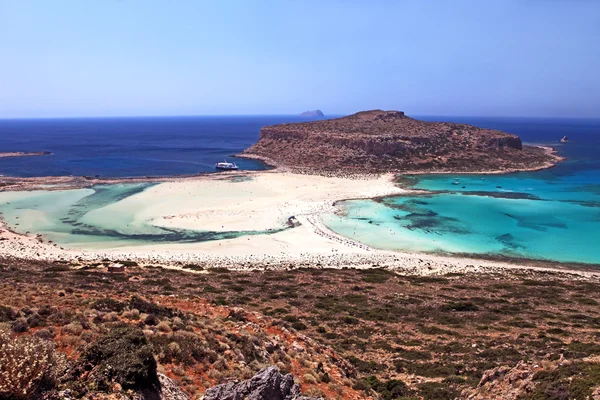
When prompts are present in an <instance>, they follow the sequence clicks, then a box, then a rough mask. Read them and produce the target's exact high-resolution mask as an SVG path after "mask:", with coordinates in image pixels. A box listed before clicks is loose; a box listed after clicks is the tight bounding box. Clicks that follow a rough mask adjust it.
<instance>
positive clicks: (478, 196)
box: [325, 117, 600, 265]
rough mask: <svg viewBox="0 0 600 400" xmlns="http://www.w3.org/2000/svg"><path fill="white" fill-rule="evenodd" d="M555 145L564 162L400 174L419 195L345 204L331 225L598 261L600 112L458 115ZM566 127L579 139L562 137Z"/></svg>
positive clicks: (452, 246)
mask: <svg viewBox="0 0 600 400" xmlns="http://www.w3.org/2000/svg"><path fill="white" fill-rule="evenodd" d="M454 120H455V122H461V123H462V122H464V123H472V124H474V125H479V126H484V127H488V128H493V129H500V130H503V131H506V132H510V133H515V134H518V135H519V136H521V138H523V139H524V140H525V141H526V142H529V143H535V144H543V145H550V146H553V147H554V148H555V149H557V151H558V152H559V154H560V155H562V156H564V157H566V158H567V160H566V161H564V162H561V163H559V164H558V165H557V166H556V167H554V168H550V169H546V170H542V171H537V172H527V173H514V174H507V175H419V176H404V177H402V178H403V179H402V181H403V185H404V186H407V187H409V188H412V189H417V190H421V191H422V192H421V193H419V194H418V195H410V196H397V197H388V198H383V199H376V200H356V201H354V200H352V201H345V202H342V203H340V204H339V206H340V207H341V208H342V210H343V215H341V216H338V215H331V216H328V217H327V218H326V220H325V223H326V225H328V226H329V228H330V229H332V230H334V231H335V232H337V233H339V234H341V235H344V236H348V237H352V238H354V239H356V240H359V241H362V242H364V243H366V244H368V245H370V246H372V247H376V248H382V249H391V250H403V251H416V252H432V253H451V254H464V253H466V254H476V255H485V256H506V257H516V258H527V259H541V260H552V261H560V262H580V263H588V264H597V265H598V264H600V120H597V119H587V120H585V119H560V118H554V119H536V118H466V117H465V118H463V119H460V118H455V119H454ZM563 135H568V136H569V138H570V140H571V142H570V143H566V144H561V143H558V139H560V138H561V137H562V136H563Z"/></svg>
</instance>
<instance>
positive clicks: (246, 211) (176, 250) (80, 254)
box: [0, 171, 595, 276]
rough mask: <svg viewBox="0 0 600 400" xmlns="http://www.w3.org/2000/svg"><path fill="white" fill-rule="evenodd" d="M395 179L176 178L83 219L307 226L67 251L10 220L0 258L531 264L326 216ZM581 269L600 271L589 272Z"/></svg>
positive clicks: (466, 267) (409, 267) (455, 267)
mask: <svg viewBox="0 0 600 400" xmlns="http://www.w3.org/2000/svg"><path fill="white" fill-rule="evenodd" d="M233 178H235V179H233ZM240 178H241V179H240ZM392 179H393V175H392V174H387V175H382V176H363V177H352V178H350V177H324V176H318V175H302V174H294V173H289V172H282V171H267V172H245V173H241V174H240V173H238V174H214V175H208V176H202V177H197V178H184V179H173V181H168V182H163V183H160V184H158V185H156V186H152V187H150V188H148V189H146V190H144V191H142V192H140V193H137V194H134V195H132V196H129V197H126V198H125V199H123V200H120V201H117V202H115V203H112V204H109V205H107V206H105V207H102V208H99V209H96V210H93V211H91V212H89V213H87V214H86V215H85V217H84V219H85V220H86V221H87V222H90V223H91V222H93V223H95V224H96V225H98V226H103V227H107V228H114V229H117V228H118V226H117V225H118V223H119V221H120V219H126V220H127V221H128V224H127V226H128V227H129V226H130V225H131V226H134V227H135V226H136V224H139V225H140V226H141V225H142V224H148V222H150V223H151V224H152V225H154V226H157V227H167V228H183V229H192V230H213V231H249V230H277V229H279V228H282V227H284V226H286V224H287V221H288V218H289V217H291V216H295V217H296V219H297V220H298V221H299V222H300V224H301V225H300V226H298V227H295V228H291V229H286V230H283V231H277V232H274V233H266V234H259V235H245V236H240V237H237V238H233V239H223V240H213V241H204V242H194V243H174V244H173V243H168V244H148V245H132V246H125V247H124V246H119V247H115V248H102V249H94V248H93V246H91V247H89V248H87V249H86V246H85V244H84V245H82V246H81V247H82V248H78V249H73V248H70V249H64V248H61V247H60V246H59V245H58V244H56V243H48V242H47V241H44V240H43V239H42V238H41V237H39V236H37V235H36V234H35V232H33V233H30V234H28V235H20V234H17V233H14V232H12V231H10V230H8V229H6V226H4V227H3V228H2V231H1V232H0V256H5V257H7V256H8V257H19V258H25V259H36V260H50V261H51V260H59V259H61V260H70V261H78V262H86V261H98V260H102V259H105V258H108V259H110V260H135V261H137V262H139V263H141V264H161V265H165V266H173V267H181V266H182V265H185V264H201V265H206V266H207V267H211V266H223V267H228V268H243V269H246V268H264V267H273V268H278V267H279V268H281V267H283V268H287V267H290V266H317V267H319V266H320V267H337V268H340V267H350V266H353V267H371V266H373V265H377V266H386V267H391V268H397V269H401V270H404V271H406V272H409V273H419V274H423V273H424V274H429V273H440V272H468V271H470V272H477V271H480V272H483V271H488V272H489V271H496V270H498V269H502V268H523V267H530V266H527V265H515V264H508V263H502V262H497V261H488V260H475V259H471V258H460V257H448V256H439V255H432V254H418V253H415V254H412V253H400V252H393V251H384V250H377V249H373V248H369V247H368V246H365V245H363V244H361V243H358V242H355V241H353V240H351V239H348V238H344V237H342V236H339V235H337V234H335V233H333V232H331V231H330V230H328V229H327V228H326V227H325V226H324V225H323V224H322V223H321V220H320V216H321V215H324V214H328V213H333V212H336V211H337V208H336V207H335V205H334V203H335V202H336V201H338V200H344V199H357V198H371V197H377V196H385V195H391V194H399V193H407V191H406V190H404V189H401V188H399V187H397V186H396V185H394V184H393V182H392ZM107 216H110V218H108V217H107ZM121 222H122V221H121ZM533 268H535V269H546V268H543V267H533ZM578 273H580V274H584V275H586V276H590V275H595V273H593V272H585V271H580V272H578Z"/></svg>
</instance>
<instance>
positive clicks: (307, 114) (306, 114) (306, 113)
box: [300, 110, 325, 117]
mask: <svg viewBox="0 0 600 400" xmlns="http://www.w3.org/2000/svg"><path fill="white" fill-rule="evenodd" d="M300 116H301V117H324V116H325V114H323V111H321V110H314V111H304V112H303V113H300Z"/></svg>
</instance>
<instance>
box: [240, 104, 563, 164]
mask: <svg viewBox="0 0 600 400" xmlns="http://www.w3.org/2000/svg"><path fill="white" fill-rule="evenodd" d="M241 156H247V157H251V158H259V159H263V160H265V161H267V162H271V163H273V164H276V165H279V166H287V167H296V168H310V169H320V170H329V171H333V170H340V169H345V170H355V171H360V172H375V171H398V172H436V171H437V172H444V171H448V172H449V171H464V172H483V171H510V170H532V169H538V168H544V167H549V166H552V165H553V164H554V163H555V162H556V161H557V160H558V157H556V156H554V155H552V154H550V152H549V151H548V150H545V149H542V148H539V147H530V146H523V144H522V142H521V139H520V138H519V137H518V136H516V135H511V134H507V133H504V132H501V131H497V130H491V129H483V128H478V127H475V126H472V125H466V124H456V123H450V122H426V121H420V120H417V119H413V118H410V117H407V116H406V115H404V113H403V112H401V111H382V110H373V111H363V112H359V113H356V114H353V115H350V116H347V117H342V118H336V119H331V120H325V121H311V122H302V123H291V124H281V125H273V126H266V127H263V128H262V130H261V132H260V138H259V140H258V142H257V143H256V144H254V145H253V146H252V147H250V148H248V149H246V150H245V151H244V152H243V153H242V154H241Z"/></svg>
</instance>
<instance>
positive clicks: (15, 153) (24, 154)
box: [0, 151, 52, 158]
mask: <svg viewBox="0 0 600 400" xmlns="http://www.w3.org/2000/svg"><path fill="white" fill-rule="evenodd" d="M51 154H52V152H51V151H12V152H0V158H6V157H30V156H49V155H51Z"/></svg>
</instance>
